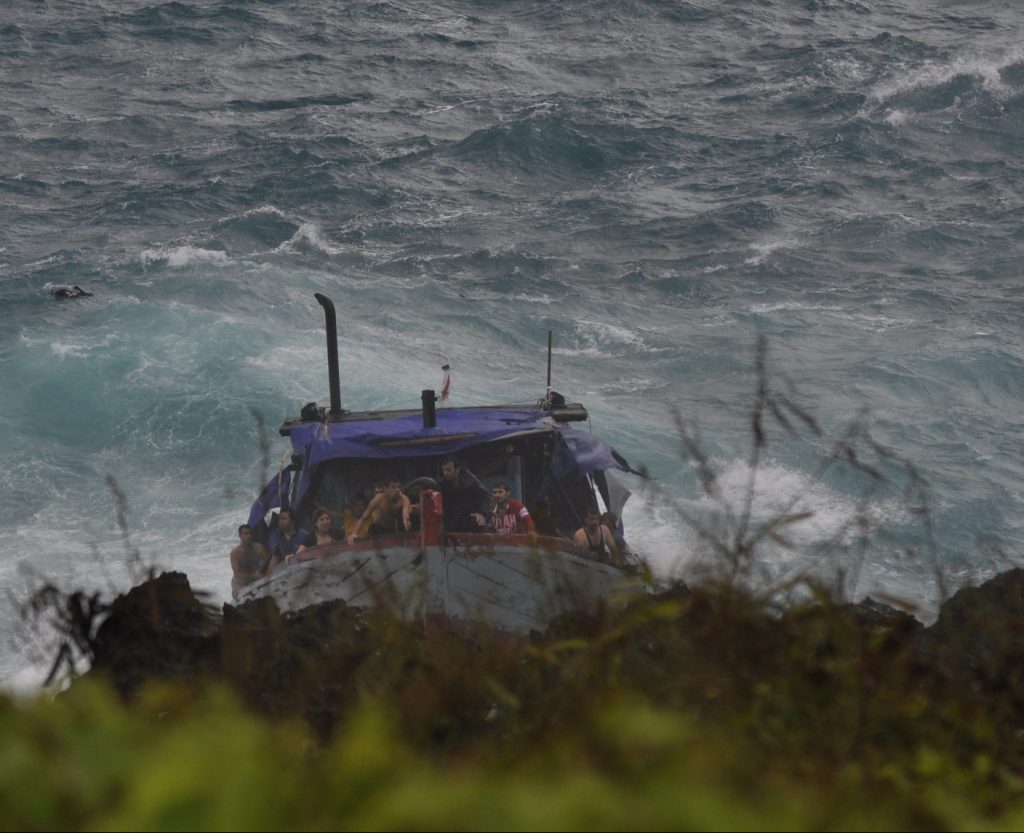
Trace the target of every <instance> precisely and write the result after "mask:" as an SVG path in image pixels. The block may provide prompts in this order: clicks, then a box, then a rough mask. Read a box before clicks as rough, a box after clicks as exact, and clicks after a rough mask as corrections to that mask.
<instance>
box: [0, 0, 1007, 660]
mask: <svg viewBox="0 0 1024 833" xmlns="http://www.w3.org/2000/svg"><path fill="white" fill-rule="evenodd" d="M1022 23H1024V16H1022V13H1021V12H1020V11H1019V10H1017V9H1016V7H1014V6H1012V5H1010V6H1007V4H1004V3H997V2H988V0H972V1H971V2H951V1H950V0H944V1H943V0H929V2H924V0H902V2H896V1H895V0H893V1H892V2H840V0H799V2H798V1H797V0H774V1H773V0H737V2H730V3H720V2H712V0H700V2H669V0H596V1H595V2H586V3H576V4H571V5H570V6H569V7H568V8H562V7H561V5H560V4H551V3H545V2H538V1H537V0H530V1H529V2H503V3H494V2H485V1H484V0H478V1H477V2H469V0H467V1H466V2H443V3H430V4H418V3H406V2H350V3H344V4H341V3H333V2H326V0H307V1H306V2H302V3H299V2H291V0H276V1H274V0H182V2H170V3H151V2H136V0H89V2H84V0H50V2H46V3H41V2H37V0H5V2H4V4H3V7H2V9H0V299H2V304H0V373H2V396H0V428H2V430H0V539H2V540H3V542H4V548H3V553H2V555H0V573H2V576H3V581H4V585H5V586H6V587H8V588H10V589H11V590H12V591H13V592H15V593H17V592H18V591H19V590H20V588H22V587H23V586H25V585H26V584H27V583H30V582H31V579H29V578H26V573H25V571H26V569H27V568H33V569H35V570H38V571H41V572H43V573H45V574H46V575H49V576H52V577H55V578H59V579H60V580H61V582H62V583H63V584H65V585H66V586H73V585H75V584H90V583H91V584H94V585H96V586H110V587H123V586H124V585H125V584H126V583H127V582H128V581H129V580H130V575H129V572H130V571H129V570H128V568H126V566H125V563H124V561H125V559H124V551H125V545H124V542H123V541H122V538H121V533H120V531H119V530H118V528H117V525H116V522H115V502H114V498H113V496H112V494H111V491H110V490H109V489H108V488H107V486H106V483H105V478H106V477H107V475H113V476H114V477H115V478H116V479H117V481H118V483H119V484H120V486H121V488H122V489H123V490H124V492H125V493H126V494H127V496H128V501H129V504H130V509H131V512H130V514H129V515H128V523H129V530H130V534H131V542H130V543H131V545H134V546H137V547H138V548H139V549H140V550H141V551H142V552H143V554H144V556H145V557H146V558H147V559H148V560H151V561H153V562H156V563H158V564H160V565H162V566H167V567H175V568H178V569H183V570H185V571H186V572H187V573H188V574H189V575H190V577H191V578H192V580H193V582H194V583H195V584H197V585H198V586H200V587H204V588H206V589H208V590H210V591H211V592H212V593H213V594H214V597H215V598H223V597H224V596H225V594H226V589H227V586H228V581H229V567H228V562H227V557H226V552H227V549H228V548H229V547H230V546H231V545H232V542H233V540H234V537H235V536H234V529H235V526H236V525H237V524H238V523H240V522H241V521H242V520H243V518H244V516H245V513H246V509H247V506H248V503H249V502H250V500H251V498H252V496H253V494H254V492H255V489H256V484H257V482H258V481H259V480H260V478H261V477H262V475H263V470H264V469H263V466H262V464H261V463H260V456H261V455H260V451H259V443H258V439H257V429H256V426H255V423H254V421H253V418H252V416H251V414H250V409H251V408H253V407H256V408H258V409H260V410H261V411H262V412H263V414H264V415H265V417H266V420H267V423H268V424H269V426H270V430H271V433H272V436H275V435H274V432H273V429H274V428H276V425H277V423H278V422H279V421H280V420H282V419H283V418H285V417H286V416H289V415H294V414H296V413H297V411H298V408H299V407H300V406H301V404H303V403H304V402H307V401H310V400H312V399H319V400H321V401H323V400H325V399H326V393H327V377H326V369H325V366H324V357H323V352H324V350H323V335H322V320H321V314H320V310H319V308H318V307H317V306H316V303H315V301H314V300H313V297H312V296H313V293H314V292H325V293H327V294H328V295H330V296H331V297H332V298H333V299H334V300H335V302H336V304H337V305H338V309H339V318H340V322H339V323H340V330H341V339H342V341H341V352H342V356H341V365H342V375H343V390H342V393H343V399H344V404H345V405H346V406H347V407H354V408H372V407H378V406H384V405H409V406H412V405H414V404H415V403H417V402H418V400H419V391H420V390H421V389H422V388H425V387H436V386H437V385H439V383H440V381H441V372H440V366H441V364H443V363H444V362H445V361H446V360H448V361H450V362H451V364H452V367H453V373H454V382H455V391H454V402H455V403H456V404H475V403H478V402H482V401H495V400H497V401H508V400H513V401H523V400H530V399H534V398H537V397H539V396H541V395H542V394H543V390H544V381H545V380H544V373H545V345H546V338H547V331H548V330H549V329H550V330H552V331H553V332H554V338H555V344H556V350H555V355H554V386H555V388H556V389H558V390H560V391H562V392H564V393H565V394H567V395H568V396H569V398H570V399H574V400H581V401H583V402H584V403H585V404H586V405H587V406H588V407H589V409H590V411H591V414H592V424H593V429H594V430H595V431H597V432H598V433H600V434H601V435H603V436H605V437H606V438H608V439H609V440H611V441H612V442H613V443H614V444H615V445H616V446H617V447H618V448H619V449H620V450H621V451H622V452H623V453H624V454H625V455H626V456H627V457H628V458H630V460H631V461H633V462H635V463H638V464H644V465H646V466H648V467H649V469H650V470H651V472H652V473H653V474H654V475H655V476H656V477H657V478H658V482H659V484H660V485H661V487H662V488H663V489H664V490H665V491H667V492H668V493H669V494H670V495H672V496H673V497H674V498H675V499H676V500H677V501H679V505H680V506H682V507H683V508H684V509H685V510H686V511H693V512H697V513H702V512H704V511H705V510H713V509H714V508H715V505H716V504H715V501H714V500H711V499H709V498H707V497H705V496H703V495H702V492H701V489H700V485H699V480H698V478H697V477H696V476H695V475H694V473H693V472H692V470H691V469H690V468H688V467H687V466H685V465H684V464H683V463H682V462H681V461H680V459H679V452H678V448H679V443H678V439H677V436H676V431H675V422H674V417H673V415H672V409H673V408H678V409H679V412H680V414H681V415H682V417H683V419H684V420H686V421H695V422H696V423H698V424H699V428H700V434H701V439H702V443H703V445H704V447H705V449H706V450H707V452H708V454H709V455H710V456H711V460H712V462H713V464H714V465H715V466H716V469H717V471H718V472H719V475H720V478H721V480H720V485H721V488H722V491H723V496H724V497H725V499H726V500H729V501H732V502H733V503H734V504H737V505H740V506H742V500H743V494H744V490H745V489H746V485H747V483H748V478H749V473H750V467H749V463H748V459H749V457H748V453H749V452H748V443H749V438H750V429H749V425H750V419H749V412H750V408H751V405H752V403H753V401H754V393H755V382H756V380H755V374H754V357H755V343H756V341H757V338H758V336H759V335H762V334H763V335H764V336H765V337H766V338H767V341H768V344H769V349H770V357H771V361H772V367H774V368H776V370H777V371H778V372H779V373H784V374H786V375H787V376H788V377H789V379H790V380H791V381H792V382H793V384H794V385H795V386H796V388H797V389H798V394H799V401H800V402H801V403H803V404H804V405H805V406H806V407H807V408H809V409H810V410H811V411H813V413H814V415H815V416H816V418H817V419H818V421H819V423H820V424H821V426H822V427H823V428H825V429H826V430H827V431H828V432H829V433H830V434H832V435H834V434H836V433H838V432H841V431H843V430H844V428H845V427H846V426H847V425H848V424H849V423H850V421H851V420H853V419H854V418H855V417H856V415H857V414H858V413H859V412H860V411H861V409H862V408H866V409H868V413H867V415H866V416H865V417H864V420H865V425H866V427H867V428H868V429H869V430H870V432H871V435H872V436H873V437H874V438H875V439H876V440H877V441H878V442H880V443H884V444H885V445H886V446H887V447H891V448H892V449H895V450H897V451H898V452H899V453H900V454H901V455H903V457H905V458H906V459H907V460H909V461H912V462H913V463H914V465H915V466H916V467H917V470H918V472H919V473H920V475H921V477H922V478H923V479H924V482H925V484H926V486H927V498H928V506H929V509H930V512H931V516H930V517H931V520H932V524H933V542H934V545H935V548H936V549H935V551H934V555H933V554H932V550H931V549H930V543H929V541H928V539H927V536H924V535H923V533H922V531H921V524H920V520H921V516H920V514H916V513H915V512H913V511H912V510H913V507H914V506H915V505H919V502H918V503H915V502H914V500H910V501H909V502H908V500H907V499H906V497H905V495H904V493H903V486H904V485H905V483H904V482H903V481H899V480H898V475H899V470H898V469H899V467H898V466H897V465H895V463H894V462H893V461H889V463H888V464H887V467H886V469H885V470H886V472H887V473H888V474H891V475H892V477H893V478H894V479H893V482H891V483H889V484H886V485H885V487H883V488H881V489H879V490H878V492H877V494H876V495H875V496H874V497H873V498H872V499H871V500H870V501H868V502H867V503H869V504H870V506H869V508H868V509H867V510H865V511H866V512H868V514H869V516H870V519H871V521H872V523H874V524H876V525H877V527H878V529H879V532H878V535H877V542H878V543H877V545H876V546H874V547H873V549H872V550H871V551H870V552H869V554H868V557H867V559H866V563H865V565H864V567H863V569H862V570H860V571H859V572H858V574H857V580H856V582H855V583H854V586H853V587H851V588H848V589H849V592H850V593H851V594H852V595H854V596H862V595H864V594H866V593H876V594H877V593H882V594H889V595H891V596H897V597H899V598H902V599H904V600H906V601H908V602H913V603H916V604H918V605H921V606H922V608H921V609H922V610H925V611H927V609H928V607H929V606H930V605H933V604H934V600H935V598H936V593H937V591H936V586H937V585H936V581H935V578H934V575H935V569H934V568H935V560H936V559H938V561H939V564H940V566H941V568H942V570H943V572H944V573H945V575H946V576H947V579H948V581H949V582H950V584H951V585H952V586H956V585H957V584H961V583H964V582H967V581H976V580H980V579H982V578H985V577H987V576H990V575H992V574H993V573H995V572H998V571H1000V570H1003V569H1006V568H1007V567H1008V566H1011V565H1014V564H1016V563H1018V562H1019V559H1020V557H1021V556H1022V555H1024V521H1022V509H1024V461H1022V459H1021V448H1022V437H1024V415H1022V414H1024V410H1022V403H1024V339H1022V335H1021V333H1022V324H1024V277H1022V268H1024V267H1022V262H1024V231H1022V222H1024V195H1022V189H1021V186H1020V182H1021V172H1022V167H1024V142H1022V139H1024V47H1022V46H1021V41H1020V32H1021V24H1022ZM62 283H79V284H81V285H83V286H85V287H86V288H87V289H89V290H91V291H92V292H94V293H95V294H94V296H93V297H92V298H88V299H84V300H81V301H76V302H64V303H58V302H56V301H54V300H53V299H52V298H51V297H50V294H49V291H48V289H47V286H48V285H50V286H52V285H55V284H62ZM776 384H778V385H779V386H780V388H781V389H786V390H788V388H786V385H785V382H784V381H783V380H780V379H778V378H777V379H776ZM780 434H781V431H780V429H779V427H778V426H777V425H773V427H772V433H771V435H770V437H769V446H768V449H767V451H766V455H765V457H764V459H763V460H762V462H761V463H760V465H759V467H758V479H757V481H756V487H755V489H756V500H755V502H754V507H753V510H754V515H755V517H757V518H764V517H768V516H770V514H771V512H772V511H773V510H774V509H778V508H781V507H786V506H788V505H789V504H790V503H791V502H793V501H795V504H794V506H795V507H796V508H797V509H799V510H806V511H812V512H813V513H814V514H813V516H811V517H810V518H808V519H807V520H805V521H804V522H803V523H801V524H799V525H796V526H794V527H793V528H791V529H789V530H787V535H788V536H789V538H790V539H791V542H792V543H793V544H795V545H796V546H795V548H794V549H787V548H786V547H781V546H777V547H775V548H774V549H771V548H767V547H766V548H765V549H764V550H763V551H762V558H763V560H764V562H765V564H766V567H767V572H766V576H767V580H778V579H782V578H785V577H787V576H790V575H792V571H793V570H795V569H799V568H801V567H803V566H808V565H809V566H812V567H813V566H816V565H817V566H819V567H820V566H821V564H819V563H817V562H816V559H818V560H819V561H822V562H828V559H830V558H831V559H833V560H836V558H837V557H836V555H835V552H834V551H833V554H832V555H829V556H826V555H820V554H815V549H814V545H815V544H817V543H820V542H821V541H824V540H827V539H829V538H830V537H831V536H833V535H835V534H838V535H840V536H843V535H844V534H845V532H844V529H845V526H844V525H846V524H848V523H849V522H850V520H851V518H853V517H854V516H855V515H857V514H858V512H860V511H861V510H862V507H863V506H864V505H865V504H864V503H862V495H863V494H864V492H865V489H866V488H867V487H868V486H870V483H869V482H868V481H870V478H866V477H864V476H858V475H857V473H856V472H850V471H845V472H844V471H839V470H836V471H829V472H827V473H826V475H825V476H824V477H822V478H818V479H816V478H815V471H816V467H817V463H818V461H819V460H820V449H821V448H822V447H823V446H822V445H821V444H820V443H815V442H812V441H811V440H809V439H803V440H802V439H793V438H788V439H787V438H780ZM824 447H827V445H826V446H824ZM285 451H286V446H285V444H284V442H283V441H281V440H279V439H277V438H276V436H275V439H274V446H273V449H272V453H271V456H272V457H273V459H272V461H271V465H272V466H276V465H277V462H278V456H279V455H283V454H284V453H285ZM634 485H635V484H634ZM626 521H627V524H629V530H628V532H629V537H630V538H631V539H632V540H633V543H634V545H635V546H636V547H637V549H639V550H641V551H642V552H643V553H644V554H645V555H647V556H648V557H649V558H651V560H652V561H653V563H654V564H655V566H656V567H657V569H658V570H659V571H660V572H662V573H669V572H672V571H674V570H681V571H683V572H684V574H685V572H686V570H687V569H688V565H692V564H694V563H695V561H696V560H699V557H700V553H699V552H698V548H697V547H696V546H695V544H696V539H695V536H694V534H693V532H692V531H691V530H689V529H688V528H687V527H686V526H685V524H683V523H682V522H681V521H680V520H679V517H678V515H677V514H676V513H675V512H674V511H673V510H672V508H671V507H666V506H665V505H664V504H663V503H662V502H660V501H659V500H658V499H656V498H655V497H653V496H651V495H646V496H644V495H640V496H637V497H636V498H635V499H634V500H633V501H632V502H631V504H630V506H629V509H628V511H627V513H626ZM845 540H846V541H847V542H849V538H848V536H847V538H846V539H845ZM840 566H842V565H840ZM15 618H16V617H15V613H14V611H13V608H12V607H11V606H10V605H9V604H8V605H7V606H5V607H3V609H2V610H0V630H2V631H3V633H4V634H7V633H9V632H13V630H14V622H15ZM31 666H32V663H31V661H30V660H29V659H26V652H25V651H24V650H23V649H20V648H19V649H15V647H13V646H12V647H7V646H6V645H5V648H4V649H3V654H2V655H0V672H2V674H3V675H4V676H6V677H9V678H10V677H25V676H26V675H30V673H31V672H30V671H29V670H27V669H29V668H30V667H31Z"/></svg>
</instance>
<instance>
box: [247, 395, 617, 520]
mask: <svg viewBox="0 0 1024 833" xmlns="http://www.w3.org/2000/svg"><path fill="white" fill-rule="evenodd" d="M538 431H551V432H553V433H554V434H555V436H558V437H561V438H562V440H563V442H562V443H559V446H558V448H557V450H556V453H555V455H554V457H553V458H552V461H551V462H552V467H553V468H554V471H555V474H556V476H558V477H563V476H570V475H586V474H590V473H593V472H597V471H604V470H605V469H619V470H621V471H633V469H632V468H630V466H629V464H628V463H627V462H626V461H625V459H623V458H622V456H621V455H620V454H619V453H618V452H616V451H615V450H614V449H613V448H612V447H611V446H609V445H608V444H607V443H605V442H604V441H603V440H601V439H599V438H598V437H595V436H594V435H593V434H591V433H589V432H586V431H580V430H578V429H574V428H558V427H555V424H554V423H553V421H552V420H551V418H550V416H549V415H548V414H547V413H546V412H544V411H542V410H540V409H537V408H442V409H439V410H438V411H437V427H436V428H424V427H423V416H422V414H421V413H420V412H419V411H414V412H410V413H408V414H402V415H399V416H395V417H392V418H388V419H379V418H378V419H366V420H351V421H345V422H308V423H302V424H301V425H296V426H294V427H293V428H292V429H291V434H290V436H291V441H292V448H293V449H294V450H295V452H296V453H298V454H301V455H302V458H303V466H302V472H301V474H300V477H299V484H298V493H297V496H296V497H297V498H298V499H301V497H302V495H303V494H305V492H306V490H307V489H308V488H309V482H310V477H311V475H312V472H313V470H314V469H315V468H316V466H317V465H319V464H320V463H323V462H326V461H327V460H336V459H342V458H357V459H374V460H386V459H398V458H409V457H438V456H441V455H445V454H457V453H459V452H462V451H465V450H466V449H468V448H472V447H474V446H478V445H482V444H484V443H489V442H494V441H496V440H501V439H504V438H507V437H511V436H514V435H517V434H525V433H532V432H538ZM286 489H287V486H285V488H284V489H281V488H279V483H278V478H277V477H276V476H275V477H274V478H273V480H272V481H271V482H270V483H268V484H267V487H266V488H265V489H264V490H263V494H261V495H260V499H259V500H257V501H256V503H255V504H253V507H252V511H251V513H250V523H253V522H254V519H256V522H258V521H259V520H262V518H263V517H264V516H265V515H266V513H267V512H268V511H269V510H270V509H273V508H276V507H278V506H280V505H281V496H282V494H283V493H284V492H285V490H286Z"/></svg>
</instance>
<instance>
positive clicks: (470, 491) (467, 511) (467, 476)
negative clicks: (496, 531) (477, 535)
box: [438, 457, 490, 532]
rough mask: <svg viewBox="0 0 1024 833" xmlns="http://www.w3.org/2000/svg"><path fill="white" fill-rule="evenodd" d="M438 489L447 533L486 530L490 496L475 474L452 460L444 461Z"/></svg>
mask: <svg viewBox="0 0 1024 833" xmlns="http://www.w3.org/2000/svg"><path fill="white" fill-rule="evenodd" d="M438 490H439V491H440V492H441V499H442V500H443V501H444V528H445V530H446V531H448V532H481V531H483V529H484V524H485V523H486V521H485V519H484V516H485V514H486V513H487V503H488V499H489V498H490V495H489V494H488V493H487V489H485V488H484V486H483V484H482V483H481V482H480V481H479V480H478V479H477V477H476V475H475V474H473V472H471V471H470V470H469V469H467V468H464V467H463V466H461V465H460V464H459V462H458V461H457V460H455V459H454V458H452V457H449V458H447V459H445V460H443V461H442V462H441V483H440V484H439V485H438Z"/></svg>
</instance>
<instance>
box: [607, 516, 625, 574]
mask: <svg viewBox="0 0 1024 833" xmlns="http://www.w3.org/2000/svg"><path fill="white" fill-rule="evenodd" d="M601 534H602V535H603V536H604V544H605V546H606V547H608V554H609V555H610V556H611V559H612V564H613V565H614V566H616V567H625V566H626V565H625V562H623V560H622V553H620V552H619V547H618V544H616V543H615V536H614V535H612V533H611V531H610V530H609V529H608V527H606V526H605V525H604V524H601Z"/></svg>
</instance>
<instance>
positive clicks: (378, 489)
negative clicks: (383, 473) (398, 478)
mask: <svg viewBox="0 0 1024 833" xmlns="http://www.w3.org/2000/svg"><path fill="white" fill-rule="evenodd" d="M387 490H388V485H387V483H384V482H381V483H374V484H373V496H374V497H377V495H382V494H384V493H385V492H386V491H387Z"/></svg>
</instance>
